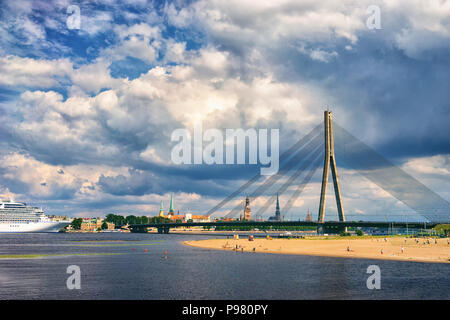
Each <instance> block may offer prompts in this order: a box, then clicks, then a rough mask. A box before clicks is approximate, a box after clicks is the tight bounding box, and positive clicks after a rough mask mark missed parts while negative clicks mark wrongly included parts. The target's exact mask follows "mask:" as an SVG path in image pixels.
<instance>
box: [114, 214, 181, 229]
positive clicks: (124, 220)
mask: <svg viewBox="0 0 450 320" xmlns="http://www.w3.org/2000/svg"><path fill="white" fill-rule="evenodd" d="M105 221H106V222H110V223H114V225H115V227H116V228H120V227H122V226H124V225H127V224H147V223H167V222H172V220H170V219H168V218H164V217H159V216H157V217H152V218H149V217H146V216H141V217H137V216H135V215H129V216H126V217H124V216H121V215H116V214H112V213H110V214H107V215H106V218H105Z"/></svg>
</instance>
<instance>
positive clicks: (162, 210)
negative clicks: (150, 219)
mask: <svg viewBox="0 0 450 320" xmlns="http://www.w3.org/2000/svg"><path fill="white" fill-rule="evenodd" d="M159 216H160V217H163V216H164V208H163V202H162V200H161V205H160V207H159Z"/></svg>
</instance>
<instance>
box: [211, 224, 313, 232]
mask: <svg viewBox="0 0 450 320" xmlns="http://www.w3.org/2000/svg"><path fill="white" fill-rule="evenodd" d="M204 228H205V229H209V227H204ZM255 228H257V229H259V230H288V231H315V230H316V227H314V226H258V227H254V226H239V225H234V226H216V231H251V230H254V229H255Z"/></svg>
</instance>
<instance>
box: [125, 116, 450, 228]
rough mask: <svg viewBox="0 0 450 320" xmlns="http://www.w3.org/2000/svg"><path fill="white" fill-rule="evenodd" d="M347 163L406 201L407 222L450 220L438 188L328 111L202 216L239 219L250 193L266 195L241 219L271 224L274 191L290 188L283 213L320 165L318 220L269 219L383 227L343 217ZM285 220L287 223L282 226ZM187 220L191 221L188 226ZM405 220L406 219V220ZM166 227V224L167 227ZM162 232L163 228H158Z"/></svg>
mask: <svg viewBox="0 0 450 320" xmlns="http://www.w3.org/2000/svg"><path fill="white" fill-rule="evenodd" d="M335 147H336V149H339V150H344V152H340V153H339V159H336V156H335ZM338 162H339V163H345V165H346V166H347V167H349V168H352V169H353V170H355V171H356V172H358V173H359V174H361V175H362V176H363V177H365V178H366V179H367V180H369V181H370V182H372V183H373V184H375V185H377V186H378V187H380V188H381V189H382V190H384V191H385V192H387V193H388V194H389V195H391V196H392V197H393V198H395V199H397V200H398V201H400V202H401V203H403V204H404V205H406V206H407V207H408V208H409V209H410V211H411V212H413V213H414V214H415V216H420V217H422V219H421V220H422V221H420V222H413V221H411V220H410V222H409V226H410V227H413V226H414V225H416V226H423V223H424V222H426V223H428V225H429V226H430V225H435V224H437V223H446V222H449V221H450V203H449V202H448V201H447V200H445V199H444V198H442V197H441V196H440V195H438V194H437V193H436V192H434V191H432V190H431V189H429V188H428V187H427V186H425V185H424V184H423V183H421V182H420V181H418V180H417V179H416V178H414V177H413V176H411V175H410V174H408V173H407V172H406V171H405V170H404V169H402V168H400V167H399V166H396V165H395V164H393V163H392V162H391V161H389V160H388V159H386V158H384V157H383V156H382V155H380V154H379V153H378V152H376V151H375V150H373V149H372V148H370V147H369V146H368V145H366V144H365V143H364V142H362V141H360V140H359V139H358V138H356V137H355V136H353V135H352V134H350V133H349V132H348V131H347V130H345V129H344V128H343V127H341V126H339V125H338V124H336V123H333V121H332V113H331V112H330V111H325V112H324V122H323V123H322V124H319V125H317V126H316V127H314V128H313V129H312V130H311V131H310V132H309V133H307V134H306V135H305V136H303V137H302V138H301V139H300V140H298V141H297V142H296V143H295V144H294V145H293V146H292V147H291V148H289V149H288V150H286V151H285V152H284V153H283V154H281V156H280V159H279V164H280V165H279V171H278V173H276V174H274V175H272V176H269V177H268V178H265V177H263V176H261V175H260V174H256V175H255V176H254V177H252V178H251V179H249V180H248V181H247V182H245V183H244V184H243V185H242V186H241V187H239V188H238V189H236V190H235V191H233V192H232V193H231V194H230V195H228V196H227V197H225V198H224V199H223V200H222V201H220V202H219V203H218V204H217V205H215V206H214V207H213V208H211V209H210V210H209V211H208V212H207V213H206V215H208V216H210V215H212V214H214V213H217V212H219V211H220V210H222V209H223V208H227V207H230V205H231V210H230V211H229V212H228V213H227V214H225V215H224V216H223V218H224V219H225V220H227V219H228V218H235V217H239V215H240V214H241V213H242V211H243V210H244V200H242V201H238V203H237V204H235V205H234V206H233V203H236V199H242V198H243V196H244V195H248V196H249V197H250V199H252V200H255V199H257V198H259V197H261V199H263V198H264V197H266V198H267V199H266V200H265V201H264V199H263V205H262V206H261V207H259V208H258V210H257V211H256V214H255V215H254V221H239V223H245V224H249V225H252V226H253V225H255V226H257V225H258V223H259V224H260V225H262V224H266V223H269V222H266V221H263V220H264V219H263V217H264V215H265V214H266V212H267V210H268V209H269V208H270V207H272V206H273V205H274V203H275V198H276V194H284V193H285V192H286V191H287V190H288V189H292V188H295V189H294V192H292V194H291V195H290V197H289V199H288V200H287V201H286V202H285V203H284V205H283V207H282V209H281V212H282V213H283V214H284V216H285V217H286V215H287V214H288V213H289V211H290V210H291V209H292V207H293V205H294V203H295V202H296V200H297V199H300V197H301V195H302V192H303V191H304V189H305V187H306V186H307V185H308V183H309V182H310V181H311V179H312V177H313V175H314V173H315V172H316V171H317V170H318V169H320V167H321V165H322V164H323V167H322V170H323V172H322V188H321V192H320V199H319V212H318V214H317V222H308V223H306V224H305V221H270V223H271V224H280V225H293V224H294V225H295V224H296V225H299V224H301V223H303V224H302V225H318V226H320V225H330V224H333V225H334V226H339V227H340V228H345V227H347V226H353V225H354V224H355V223H356V224H358V223H360V226H363V224H364V225H367V224H370V225H372V226H382V225H383V226H384V224H388V223H391V222H392V221H391V222H387V221H384V222H367V221H366V222H355V221H351V222H348V221H346V216H345V212H344V203H343V196H342V195H343V194H344V195H345V190H344V191H343V192H341V188H340V184H339V178H338V166H337V163H338ZM330 168H331V175H332V180H333V187H334V191H335V198H336V207H337V211H338V217H339V221H325V207H326V197H327V192H326V191H327V185H328V176H329V171H330ZM273 188H275V189H276V190H274V191H273V192H272V193H271V195H270V196H269V197H267V196H266V195H268V194H269V193H268V192H269V191H270V190H271V189H273ZM387 216H389V217H392V216H395V214H393V213H392V212H391V213H389V212H388V213H386V214H385V219H386V220H387ZM218 223H219V222H204V223H200V224H199V223H194V224H192V223H191V224H192V226H194V225H205V226H206V225H218ZM226 223H228V224H236V223H238V221H233V222H220V224H226ZM286 223H287V224H286ZM191 224H189V225H191ZM395 224H396V225H397V226H400V225H403V224H404V221H403V222H400V221H398V222H396V223H395ZM406 224H408V223H406ZM169 225H170V226H169ZM179 225H180V226H188V224H187V223H180V224H179ZM144 226H147V227H157V226H156V225H155V224H152V225H150V224H149V225H140V226H131V227H132V228H134V229H135V230H138V229H139V230H142V227H144ZM175 226H177V224H176V223H170V224H166V227H167V232H168V228H170V227H175ZM162 230H163V231H162V232H164V230H166V229H162Z"/></svg>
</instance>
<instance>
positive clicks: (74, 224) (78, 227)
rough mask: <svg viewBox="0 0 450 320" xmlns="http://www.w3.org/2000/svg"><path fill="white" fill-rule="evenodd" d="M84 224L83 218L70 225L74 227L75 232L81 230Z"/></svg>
mask: <svg viewBox="0 0 450 320" xmlns="http://www.w3.org/2000/svg"><path fill="white" fill-rule="evenodd" d="M82 223H83V219H82V218H75V219H73V220H72V222H71V223H70V225H71V226H72V228H73V229H74V230H80V229H81V224H82Z"/></svg>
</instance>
